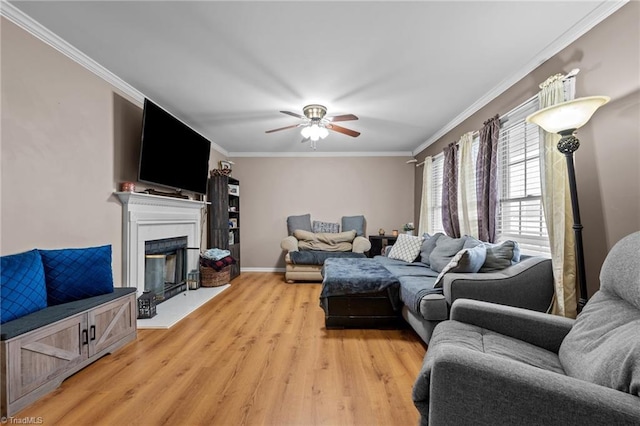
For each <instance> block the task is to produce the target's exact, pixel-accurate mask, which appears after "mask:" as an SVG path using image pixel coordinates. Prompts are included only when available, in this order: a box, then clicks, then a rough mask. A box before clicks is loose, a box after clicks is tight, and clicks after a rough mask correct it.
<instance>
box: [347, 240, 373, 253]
mask: <svg viewBox="0 0 640 426" xmlns="http://www.w3.org/2000/svg"><path fill="white" fill-rule="evenodd" d="M369 249H371V242H370V241H369V239H368V238H365V237H355V238H354V239H353V249H352V250H351V251H352V252H354V253H364V252H365V251H369Z"/></svg>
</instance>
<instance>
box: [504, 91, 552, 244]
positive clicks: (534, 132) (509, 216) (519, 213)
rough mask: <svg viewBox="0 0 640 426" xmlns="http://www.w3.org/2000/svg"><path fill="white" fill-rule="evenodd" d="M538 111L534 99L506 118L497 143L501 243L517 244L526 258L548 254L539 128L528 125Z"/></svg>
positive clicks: (535, 98)
mask: <svg viewBox="0 0 640 426" xmlns="http://www.w3.org/2000/svg"><path fill="white" fill-rule="evenodd" d="M537 109H538V99H537V97H533V98H531V99H530V100H528V101H527V102H525V103H524V104H522V105H521V106H520V107H519V108H517V109H516V110H514V111H512V112H511V113H510V114H509V115H508V116H506V117H503V119H502V120H503V123H504V124H503V125H502V127H501V129H500V140H499V142H498V168H499V171H500V173H499V176H500V207H499V212H498V238H499V240H501V241H502V240H515V241H517V242H518V244H519V245H520V248H521V250H522V251H523V252H525V253H527V254H548V253H549V252H550V251H549V237H548V235H547V227H546V224H545V221H544V212H543V208H542V193H541V184H540V178H541V176H540V140H539V131H538V126H536V125H534V124H530V123H526V122H525V118H526V117H527V115H529V114H531V113H533V112H535V111H536V110H537Z"/></svg>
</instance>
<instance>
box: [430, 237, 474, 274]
mask: <svg viewBox="0 0 640 426" xmlns="http://www.w3.org/2000/svg"><path fill="white" fill-rule="evenodd" d="M465 241H466V237H462V238H451V237H449V236H448V235H442V236H441V237H440V238H438V241H437V242H436V247H435V248H434V249H433V251H432V252H431V254H430V255H429V264H430V265H431V269H433V270H434V271H436V272H442V270H443V269H444V267H445V266H447V264H448V263H449V262H450V261H451V259H452V258H453V256H455V255H456V254H457V253H458V252H459V251H460V250H462V247H463V246H464V243H465Z"/></svg>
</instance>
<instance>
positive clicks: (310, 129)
mask: <svg viewBox="0 0 640 426" xmlns="http://www.w3.org/2000/svg"><path fill="white" fill-rule="evenodd" d="M300 134H302V137H303V138H305V139H311V140H312V141H317V140H320V139H324V138H326V137H327V136H328V135H329V131H328V130H327V129H326V127H324V126H320V125H318V124H317V123H312V124H310V125H308V126H305V127H303V128H302V130H301V131H300Z"/></svg>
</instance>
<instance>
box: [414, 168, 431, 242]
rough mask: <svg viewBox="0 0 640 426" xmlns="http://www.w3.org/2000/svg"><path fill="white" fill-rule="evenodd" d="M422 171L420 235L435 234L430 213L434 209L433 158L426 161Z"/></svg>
mask: <svg viewBox="0 0 640 426" xmlns="http://www.w3.org/2000/svg"><path fill="white" fill-rule="evenodd" d="M422 168H423V170H422V200H421V201H420V221H419V222H418V235H422V234H424V233H429V234H433V229H431V228H432V221H431V220H430V217H429V215H430V213H431V209H432V207H433V206H432V205H431V198H432V194H431V191H432V188H431V183H432V182H431V179H432V176H431V175H432V173H433V158H432V157H431V156H429V157H427V158H425V159H424V165H423V167H422Z"/></svg>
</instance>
